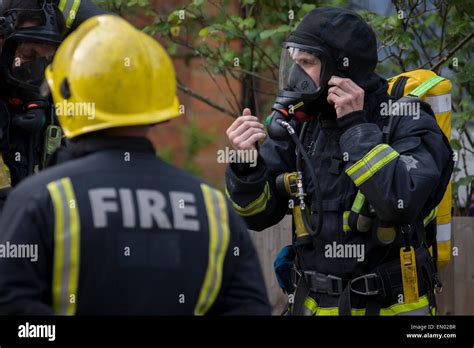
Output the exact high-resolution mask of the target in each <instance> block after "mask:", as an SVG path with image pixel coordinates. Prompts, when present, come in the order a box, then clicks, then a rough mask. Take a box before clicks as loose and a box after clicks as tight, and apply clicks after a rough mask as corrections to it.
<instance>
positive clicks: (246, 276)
mask: <svg viewBox="0 0 474 348" xmlns="http://www.w3.org/2000/svg"><path fill="white" fill-rule="evenodd" d="M228 204H229V202H228ZM229 226H230V240H229V247H228V249H227V253H226V257H225V262H224V276H223V285H222V290H221V292H220V294H219V296H218V297H217V299H216V302H215V304H214V305H213V307H211V309H210V311H209V312H208V314H209V315H216V314H217V315H271V307H270V304H269V302H268V297H267V292H266V289H265V282H264V280H263V275H262V271H261V268H260V263H259V260H258V257H257V253H256V251H255V248H254V246H253V243H252V240H251V238H250V234H249V232H248V230H247V228H246V226H245V223H244V221H243V220H242V219H241V218H240V217H239V216H237V214H236V213H235V212H234V211H232V209H229Z"/></svg>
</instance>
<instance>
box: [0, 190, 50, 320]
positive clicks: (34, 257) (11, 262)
mask: <svg viewBox="0 0 474 348" xmlns="http://www.w3.org/2000/svg"><path fill="white" fill-rule="evenodd" d="M44 226H46V223H45V221H44V219H43V218H42V217H41V214H39V211H38V210H37V204H36V202H35V200H34V199H32V196H31V193H30V195H28V194H24V193H21V192H17V190H15V189H14V190H12V192H11V195H9V197H8V199H7V202H6V204H5V209H4V211H3V213H2V215H1V218H0V247H1V248H3V250H4V253H6V252H7V249H10V254H9V255H5V254H4V255H2V257H1V258H0V315H52V308H51V305H50V303H51V299H50V297H51V296H50V294H51V292H50V282H48V281H47V280H48V279H50V274H51V273H50V270H51V260H50V256H49V255H51V248H52V234H51V233H48V232H47V231H46V230H45V228H44ZM25 245H26V246H28V248H29V249H28V250H29V253H28V254H26V255H24V256H28V257H12V254H11V252H12V250H13V249H11V248H15V247H16V248H19V247H20V246H25ZM23 248H25V247H23ZM23 250H25V249H23ZM5 256H10V257H5Z"/></svg>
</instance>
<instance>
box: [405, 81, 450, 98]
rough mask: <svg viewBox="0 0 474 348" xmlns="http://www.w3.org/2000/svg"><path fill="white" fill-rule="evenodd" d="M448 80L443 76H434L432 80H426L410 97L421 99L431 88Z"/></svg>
mask: <svg viewBox="0 0 474 348" xmlns="http://www.w3.org/2000/svg"><path fill="white" fill-rule="evenodd" d="M444 80H446V79H445V78H444V77H441V76H433V77H432V78H430V79H428V80H426V81H425V82H423V83H422V84H421V85H419V86H418V87H416V88H415V89H414V90H413V91H411V92H410V93H409V94H408V95H410V96H412V97H417V98H420V97H422V96H424V95H425V94H426V92H428V91H429V90H430V89H431V88H433V87H434V86H436V85H437V84H438V83H440V82H441V81H444Z"/></svg>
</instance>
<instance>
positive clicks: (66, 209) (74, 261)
mask: <svg viewBox="0 0 474 348" xmlns="http://www.w3.org/2000/svg"><path fill="white" fill-rule="evenodd" d="M47 189H48V191H49V194H50V196H51V200H52V202H53V208H54V266H53V310H54V313H55V314H59V315H74V314H75V312H76V306H77V288H78V281H79V266H80V259H79V256H80V219H79V213H78V208H77V202H76V198H75V196H74V190H73V188H72V184H71V180H70V179H69V178H63V179H61V180H58V181H54V182H51V183H49V184H48V185H47Z"/></svg>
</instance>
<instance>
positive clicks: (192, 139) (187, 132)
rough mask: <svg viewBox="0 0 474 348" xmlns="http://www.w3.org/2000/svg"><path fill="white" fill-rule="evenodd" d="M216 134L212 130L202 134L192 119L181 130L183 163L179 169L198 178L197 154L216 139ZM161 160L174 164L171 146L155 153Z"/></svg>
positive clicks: (199, 170)
mask: <svg viewBox="0 0 474 348" xmlns="http://www.w3.org/2000/svg"><path fill="white" fill-rule="evenodd" d="M216 137H217V132H216V131H215V130H213V129H211V130H210V131H209V130H207V131H206V132H203V130H202V128H200V127H199V126H198V124H197V119H196V118H195V117H192V118H191V120H190V121H189V122H188V123H187V124H186V125H185V126H184V127H182V128H181V140H182V142H183V144H184V149H183V151H184V153H185V157H184V161H183V163H182V165H181V167H182V168H183V169H185V170H187V171H188V172H190V173H192V174H194V175H197V176H200V175H201V174H202V173H201V168H200V167H199V165H198V163H197V158H198V156H197V155H198V153H199V151H201V150H202V149H205V148H206V147H208V146H209V145H210V144H212V142H213V141H214V140H215V139H216ZM156 154H157V155H158V156H160V158H161V159H163V160H164V161H166V162H168V163H174V164H177V163H176V160H175V159H176V149H175V148H174V147H173V146H164V147H161V148H159V149H158V150H157V151H156Z"/></svg>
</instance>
